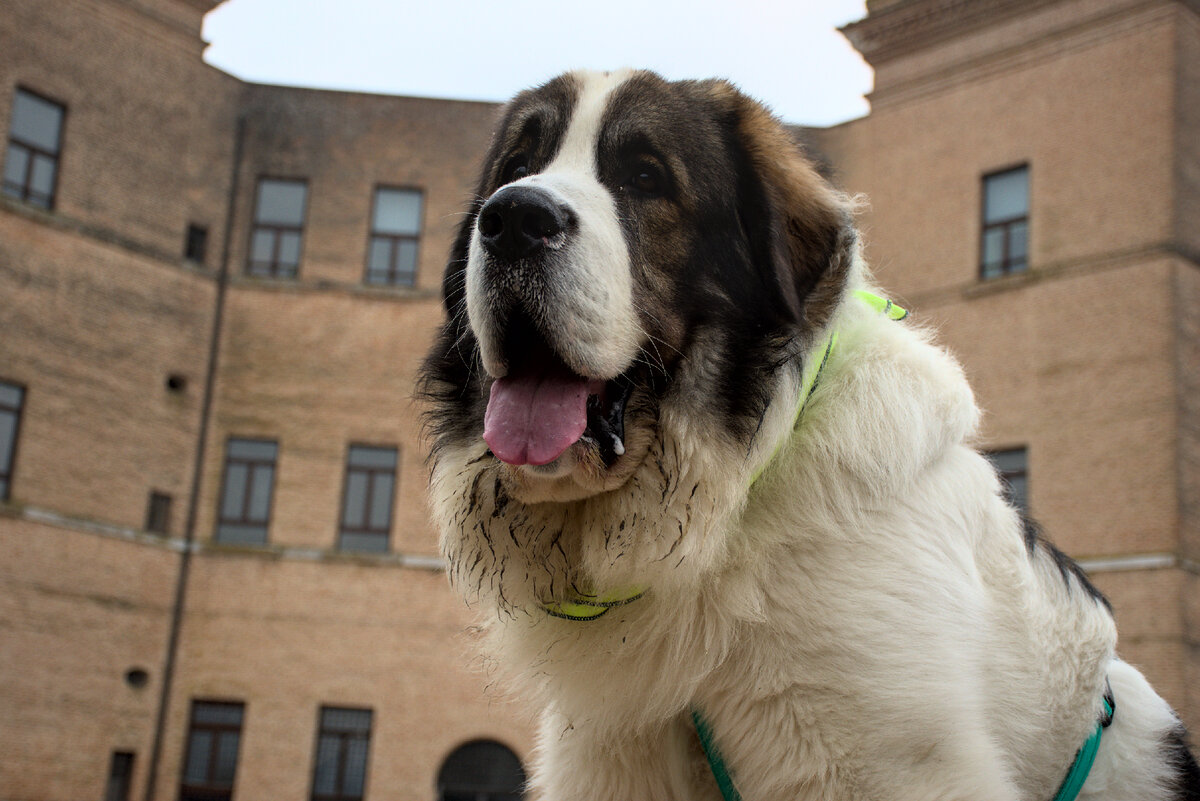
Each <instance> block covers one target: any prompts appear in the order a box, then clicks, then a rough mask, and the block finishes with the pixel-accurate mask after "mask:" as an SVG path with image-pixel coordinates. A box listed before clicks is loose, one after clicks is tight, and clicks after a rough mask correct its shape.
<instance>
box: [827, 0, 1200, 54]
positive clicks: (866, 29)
mask: <svg viewBox="0 0 1200 801" xmlns="http://www.w3.org/2000/svg"><path fill="white" fill-rule="evenodd" d="M1059 2H1063V0H898V2H893V3H890V4H887V5H882V4H881V5H880V6H878V7H876V8H874V9H871V10H870V12H869V13H868V15H867V16H866V17H865V18H864V19H861V20H858V21H857V22H851V23H849V24H847V25H844V26H842V27H841V28H839V29H838V30H840V31H841V33H842V35H843V36H845V37H846V38H847V39H849V40H850V43H851V44H852V45H854V47H855V49H857V50H858V52H859V53H861V54H862V57H863V58H865V59H866V60H867V62H868V63H869V64H871V66H875V67H877V66H879V65H880V64H883V63H885V62H887V61H890V60H892V59H894V58H897V57H899V56H903V55H907V54H909V53H913V52H916V51H918V50H921V49H922V48H925V47H928V46H930V45H933V44H937V43H939V42H943V41H946V40H948V39H953V38H954V37H957V36H961V35H963V34H965V33H970V32H972V31H976V30H980V29H982V28H986V27H988V26H990V25H995V24H996V23H999V22H1003V21H1005V20H1007V19H1010V18H1011V17H1014V16H1017V15H1019V14H1021V13H1023V12H1025V11H1029V10H1034V9H1037V10H1042V9H1045V8H1047V7H1048V6H1051V5H1054V4H1056V3H1059ZM1170 2H1174V3H1177V4H1178V5H1180V6H1183V7H1184V8H1187V9H1188V10H1190V11H1192V12H1193V13H1196V14H1200V0H1164V3H1163V5H1167V4H1169V3H1170Z"/></svg>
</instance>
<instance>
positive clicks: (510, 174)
mask: <svg viewBox="0 0 1200 801" xmlns="http://www.w3.org/2000/svg"><path fill="white" fill-rule="evenodd" d="M526 175H529V157H528V156H526V155H525V154H524V153H517V154H516V155H514V156H512V157H510V158H509V160H508V161H506V162H505V163H504V169H503V170H501V172H500V183H501V184H510V183H512V182H513V181H519V180H521V179H522V178H524V177H525V176H526Z"/></svg>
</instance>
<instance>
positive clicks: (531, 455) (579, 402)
mask: <svg viewBox="0 0 1200 801" xmlns="http://www.w3.org/2000/svg"><path fill="white" fill-rule="evenodd" d="M505 353H506V354H508V364H509V369H508V374H507V375H505V376H504V377H503V378H497V379H496V380H495V381H493V382H492V388H491V395H490V396H489V398H488V405H487V412H486V414H485V416H484V423H483V438H484V441H486V442H487V444H488V447H489V448H491V450H492V454H493V455H494V456H495V457H496V458H497V459H499V460H500V461H502V462H506V463H508V464H511V465H534V466H538V465H547V464H550V463H552V462H554V461H556V460H557V459H558V458H559V457H561V456H562V455H563V454H564V453H566V451H567V449H568V448H570V447H571V446H572V445H574V444H575V443H576V442H579V441H581V440H584V441H589V442H591V443H592V444H594V445H595V446H596V448H597V449H598V450H599V453H600V456H601V458H602V459H603V460H604V463H605V466H612V464H613V463H614V462H615V461H616V460H617V458H618V457H620V456H621V455H622V454H624V452H625V442H624V438H625V404H626V402H627V401H628V400H629V395H630V393H631V392H632V389H633V382H632V381H630V380H629V379H628V378H627V377H625V376H619V377H617V378H615V379H613V380H610V381H604V380H601V379H594V378H587V377H585V376H581V375H579V374H577V373H575V372H574V371H572V370H571V368H570V367H568V366H567V364H566V362H564V361H563V359H562V357H560V356H559V355H558V354H557V353H556V352H555V351H554V349H553V348H551V347H550V345H549V344H547V343H546V341H545V339H543V338H542V337H541V336H540V335H538V334H537V333H536V332H535V331H534V330H533V327H532V325H528V324H520V323H517V324H515V325H510V326H509V329H508V335H507V336H506V337H505Z"/></svg>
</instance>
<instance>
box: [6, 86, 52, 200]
mask: <svg viewBox="0 0 1200 801" xmlns="http://www.w3.org/2000/svg"><path fill="white" fill-rule="evenodd" d="M22 93H24V94H27V95H29V96H31V97H35V98H37V99H38V100H40V101H42V102H43V103H49V104H50V105H52V106H56V107H57V108H58V110H59V112H60V117H59V122H58V143H57V145H56V146H57V148H58V150H57V151H56V152H54V153H50V152H49V151H46V150H44V149H43V148H42V146H41V145H35V144H33V143H31V142H26V141H24V140H18V139H14V138H13V130H12V126H13V116H14V112H15V110H16V105H17V95H19V94H22ZM8 109H9V113H8V136H7V137H6V138H5V140H4V141H5V148H4V163H3V168H7V166H8V154H9V152H10V151H11V150H12V147H13V145H14V144H15V145H16V146H17V147H21V148H24V149H25V150H26V151H27V153H28V159H29V161H28V163H27V164H26V165H25V178H24V183H23V184H21V186H20V191H21V194H20V196H19V197H18V196H16V195H11V194H9V193H8V191H7V189H8V187H9V186H10V185H11V186H16V185H15V184H10V183H9V182H8V181H7V180H5V178H4V174H3V170H2V169H0V195H3V196H4V197H8V198H11V199H13V200H16V201H19V202H21V203H25V204H27V205H30V206H33V207H34V208H39V209H42V210H44V211H53V210H54V208H55V205H56V203H57V200H58V183H59V174H60V173H61V172H62V169H61V166H62V165H61V163H60V161H61V158H62V152H63V141H64V140H65V139H66V134H67V104H66V103H62V102H60V101H58V100H55V99H54V98H52V97H50V96H48V95H46V94H43V93H42V92H38V91H36V90H34V89H30V88H29V87H28V86H25V85H22V84H17V86H16V87H15V88H14V90H13V93H12V101H11V102H10V103H9V106H8ZM34 155H38V156H42V157H44V158H48V159H50V160H52V161H53V162H54V178H53V181H52V183H51V186H50V194H49V195H48V196H46V205H44V206H43V205H41V204H40V203H36V202H32V201H30V199H29V196H30V194H31V192H30V186H31V184H32V181H31V175H32V172H33V163H34V159H33V156H34ZM37 194H38V195H41V193H40V192H38V193H37Z"/></svg>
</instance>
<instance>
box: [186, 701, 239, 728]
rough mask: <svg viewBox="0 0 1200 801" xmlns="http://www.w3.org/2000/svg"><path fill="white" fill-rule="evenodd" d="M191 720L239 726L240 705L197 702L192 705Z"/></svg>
mask: <svg viewBox="0 0 1200 801" xmlns="http://www.w3.org/2000/svg"><path fill="white" fill-rule="evenodd" d="M192 720H193V721H194V722H196V723H205V724H210V725H215V726H241V725H242V705H241V704H220V703H214V702H212V701H202V702H198V703H196V704H193V705H192Z"/></svg>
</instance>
